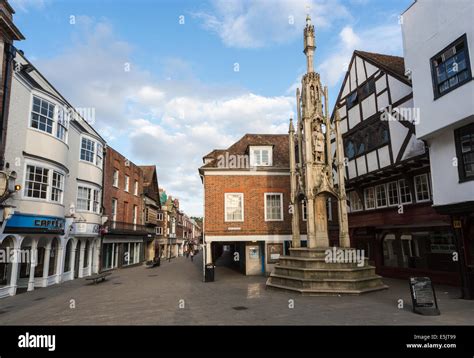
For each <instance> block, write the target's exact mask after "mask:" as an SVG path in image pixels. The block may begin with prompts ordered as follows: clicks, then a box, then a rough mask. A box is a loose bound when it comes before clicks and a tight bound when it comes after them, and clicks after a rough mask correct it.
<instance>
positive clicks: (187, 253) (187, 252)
mask: <svg viewBox="0 0 474 358" xmlns="http://www.w3.org/2000/svg"><path fill="white" fill-rule="evenodd" d="M188 257H189V250H186V259H187V258H188Z"/></svg>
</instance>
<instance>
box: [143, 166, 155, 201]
mask: <svg viewBox="0 0 474 358" xmlns="http://www.w3.org/2000/svg"><path fill="white" fill-rule="evenodd" d="M140 169H141V170H142V172H143V193H144V194H145V195H146V196H148V197H149V198H151V199H153V200H155V201H156V202H159V190H158V175H156V176H155V174H156V167H155V166H154V165H140ZM154 178H156V183H154V180H155V179H154Z"/></svg>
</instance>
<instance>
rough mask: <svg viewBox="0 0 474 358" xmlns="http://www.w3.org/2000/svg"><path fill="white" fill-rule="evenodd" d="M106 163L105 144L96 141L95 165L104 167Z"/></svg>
mask: <svg viewBox="0 0 474 358" xmlns="http://www.w3.org/2000/svg"><path fill="white" fill-rule="evenodd" d="M103 163H104V146H103V145H102V143H100V142H96V143H95V165H97V166H98V167H99V168H102V165H103Z"/></svg>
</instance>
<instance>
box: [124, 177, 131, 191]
mask: <svg viewBox="0 0 474 358" xmlns="http://www.w3.org/2000/svg"><path fill="white" fill-rule="evenodd" d="M123 190H124V191H126V192H127V193H128V192H129V190H130V177H129V176H128V175H127V174H125V183H124V188H123Z"/></svg>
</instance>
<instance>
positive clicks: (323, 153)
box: [289, 15, 350, 248]
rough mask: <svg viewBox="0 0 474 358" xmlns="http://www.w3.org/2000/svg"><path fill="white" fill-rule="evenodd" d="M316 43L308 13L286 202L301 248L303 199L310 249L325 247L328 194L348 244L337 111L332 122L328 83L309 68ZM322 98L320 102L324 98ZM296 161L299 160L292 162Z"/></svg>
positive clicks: (295, 243) (342, 242)
mask: <svg viewBox="0 0 474 358" xmlns="http://www.w3.org/2000/svg"><path fill="white" fill-rule="evenodd" d="M315 50H316V42H315V36H314V25H313V24H312V23H311V17H310V16H309V15H308V16H307V17H306V26H305V29H304V51H303V52H304V54H305V55H306V65H307V72H306V74H305V75H304V76H303V79H302V81H301V94H300V91H299V89H298V90H297V92H296V102H297V111H298V123H297V131H296V133H295V130H294V127H293V123H292V122H291V121H290V130H289V135H290V138H289V141H290V172H291V202H292V204H293V206H294V207H295V210H294V213H293V218H292V221H293V222H292V229H293V242H292V244H293V247H300V232H299V213H298V207H299V205H298V203H299V202H300V201H301V200H304V201H305V202H306V210H307V217H308V219H307V221H306V225H307V235H308V247H309V248H327V247H329V234H328V226H327V217H328V213H327V207H326V203H327V201H328V198H330V197H331V198H335V199H336V200H337V203H338V214H339V215H338V218H339V228H340V235H339V240H340V246H341V247H349V246H350V242H349V230H348V220H347V209H346V192H345V188H344V155H343V150H342V138H341V133H340V130H339V117H338V115H337V111H336V116H335V117H336V118H335V120H334V126H333V125H332V124H331V119H330V117H329V113H328V92H327V87H324V88H323V86H322V85H321V81H320V76H319V73H317V72H315V71H314V66H313V62H314V51H315ZM323 97H324V102H323ZM331 135H334V137H335V139H336V141H335V144H336V164H337V183H338V185H337V187H336V186H335V185H334V180H333V174H332V173H333V160H332V156H331V155H330V153H332V150H331ZM296 163H298V164H296Z"/></svg>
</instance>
